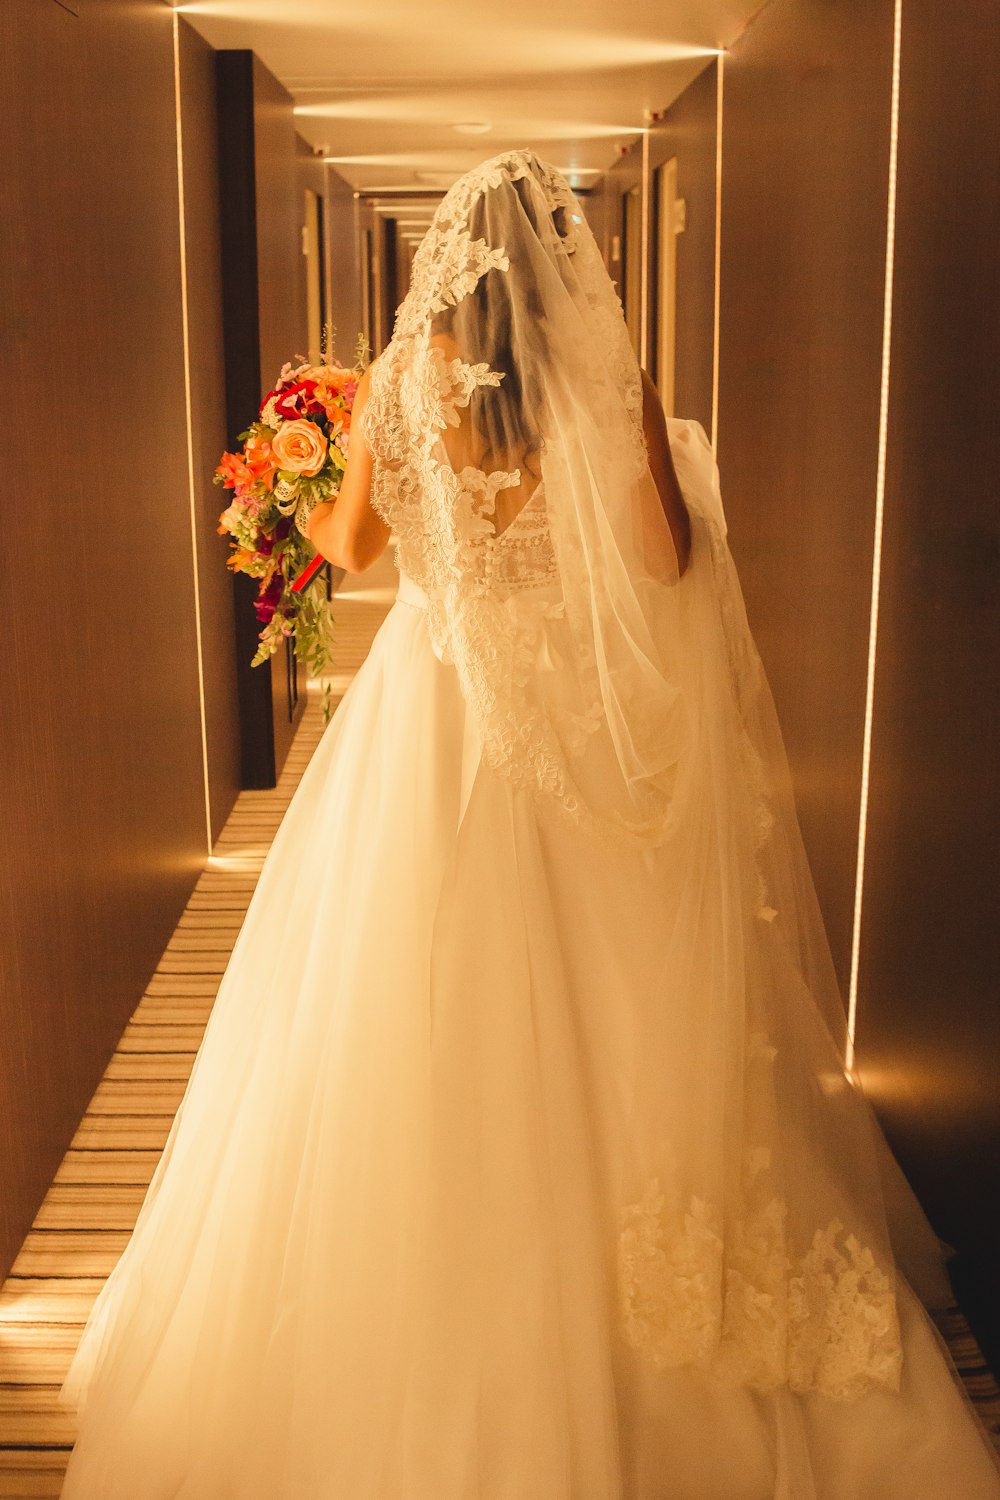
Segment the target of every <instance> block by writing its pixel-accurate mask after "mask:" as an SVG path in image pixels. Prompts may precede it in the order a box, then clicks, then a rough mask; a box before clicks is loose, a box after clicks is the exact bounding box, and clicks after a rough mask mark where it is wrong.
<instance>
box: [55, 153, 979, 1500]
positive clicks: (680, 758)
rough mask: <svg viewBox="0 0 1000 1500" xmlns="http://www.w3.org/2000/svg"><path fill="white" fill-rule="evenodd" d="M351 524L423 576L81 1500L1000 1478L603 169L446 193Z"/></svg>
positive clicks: (144, 1215)
mask: <svg viewBox="0 0 1000 1500" xmlns="http://www.w3.org/2000/svg"><path fill="white" fill-rule="evenodd" d="M356 412H357V414H358V422H357V425H356V427H355V432H354V436H353V441H352V448H351V456H350V462H349V465H348V470H347V475H346V478H345V481H344V485H343V489H342V491H341V494H340V496H339V498H338V500H337V502H336V505H335V506H329V505H324V506H320V507H318V508H317V510H316V511H315V512H314V513H313V515H312V516H311V517H310V520H309V527H310V532H311V536H312V539H313V540H314V542H315V544H316V545H317V547H318V548H319V550H320V551H321V552H323V553H324V554H325V555H326V556H328V557H330V558H331V559H332V560H333V561H335V562H338V563H340V564H342V565H344V566H346V567H348V568H350V569H354V570H362V569H364V568H366V567H367V566H368V565H369V564H371V563H372V562H373V561H374V560H375V559H376V558H377V557H378V556H379V555H380V554H381V553H382V551H383V550H384V548H385V546H386V544H387V541H388V539H389V536H390V533H391V535H392V537H393V539H394V541H395V544H396V559H397V563H398V566H399V570H400V580H399V594H398V599H397V602H396V604H395V607H394V608H393V609H392V610H391V612H390V614H389V616H388V618H387V619H386V621H385V623H384V625H383V626H382V629H381V630H380V632H379V635H378V637H377V639H376V641H375V644H374V646H373V649H372V652H371V655H370V657H369V658H368V660H367V662H366V664H365V666H364V667H363V668H362V670H361V671H360V673H359V674H358V676H357V678H356V679H355V681H354V682H353V684H352V686H351V688H350V690H349V691H348V693H347V695H346V697H345V699H344V702H343V704H342V706H341V707H340V709H339V710H338V712H337V714H336V716H335V718H334V720H333V721H332V723H331V724H330V726H329V728H328V729H327V731H326V733H325V735H324V737H323V740H322V742H321V744H320V746H319V748H318V750H317V752H316V754H315V756H314V758H313V760H312V762H311V764H310V766H309V768H308V770H307V772H306V774H305V776H304V777H303V779H302V782H301V784H300V787H299V790H298V792H297V794H296V796H295V798H294V800H293V802H292V804H291V806H290V808H289V810H288V813H287V815H286V817H285V819H284V822H283V823H282V826H281V828H280V830H279V832H278V835H277V838H276V840H275V842H274V845H273V847H272V850H271V852H270V855H269V857H268V859H267V861H266V863H265V866H264V870H263V873H262V875H261V878H260V883H259V885H258V887H257V890H256V893H255V896H254V899H253V902H252V904H251V906H250V908H249V911H248V914H247V918H246V921H245V923H244V926H243V929H242V932H241V933H240V936H239V939H238V941H237V944H236V947H235V950H234V952H233V956H232V959H231V962H230V964H229V967H228V970H227V972H226V975H225V978H224V981H223V983H222V986H221V988H220V991H219V995H218V1000H217V1002H216V1005H215V1007H214V1010H213V1012H212V1016H211V1019H210V1021H209V1024H208V1028H207V1031H206V1034H205V1038H204V1041H203V1044H202V1046H201V1049H200V1051H199V1053H198V1056H197V1059H196V1061H195V1065H194V1070H193V1073H192V1076H191V1079H190V1083H189V1085H188V1088H187V1090H186V1092H185V1095H184V1098H183V1101H182V1103H181V1106H180V1109H179V1111H178V1114H177V1117H176V1119H175V1121H174V1124H173V1127H172V1129H171V1132H170V1136H169V1138H168V1141H167V1145H166V1149H165V1151H164V1154H163V1157H162V1158H161V1161H160V1163H159V1165H158V1167H157V1171H156V1174H155V1176H154V1178H153V1181H152V1184H151V1186H150V1189H149V1192H148V1195H147V1197H146V1200H145V1203H144V1205H143V1208H142V1211H141V1213H140V1215H139V1219H138V1222H137V1224H136V1228H135V1232H134V1234H133V1236H132V1239H131V1241H130V1243H129V1245H128V1248H127V1249H126V1251H125V1253H124V1255H123V1257H122V1259H121V1260H120V1262H119V1263H118V1265H117V1267H116V1268H115V1270H114V1272H113V1274H112V1275H111V1277H110V1278H109V1280H108V1282H107V1284H106V1286H105V1288H104V1290H103V1291H102V1293H101V1295H100V1297H99V1298H98V1301H97V1303H96V1305H95V1307H94V1310H93V1313H92V1315H91V1318H90V1320H89V1322H88V1324H87V1326H86V1329H85V1331H84V1335H83V1339H82V1342H81V1344H80V1347H79V1350H78V1352H77V1354H76V1356H75V1358H74V1361H73V1364H72V1366H71V1368H70V1371H69V1375H68V1377H67V1380H66V1382H65V1385H64V1387H63V1390H62V1393H61V1399H62V1400H63V1401H64V1402H65V1403H66V1404H67V1405H70V1406H73V1407H75V1408H77V1409H78V1411H79V1419H80V1437H79V1441H78V1443H77V1447H76V1449H75V1451H74V1453H73V1455H72V1457H71V1460H70V1465H69V1470H68V1474H67V1479H66V1484H65V1488H64V1490H63V1497H64V1500H998V1497H1000V1466H998V1463H997V1460H996V1458H995V1457H994V1455H993V1452H992V1449H991V1448H990V1446H989V1443H988V1440H987V1438H986V1436H985V1434H984V1432H983V1430H982V1429H981V1427H980V1426H979V1425H978V1421H977V1418H976V1416H975V1415H974V1412H973V1408H972V1406H971V1403H970V1402H969V1401H968V1399H967V1397H966V1396H965V1395H964V1394H963V1392H962V1390H961V1389H960V1386H959V1383H958V1379H957V1375H956V1373H955V1371H954V1368H953V1366H952V1365H951V1363H950V1360H949V1357H948V1353H947V1350H946V1347H945V1345H944V1343H943V1341H942V1340H941V1338H940V1336H939V1335H938V1334H937V1332H936V1330H935V1328H934V1326H933V1324H932V1323H931V1321H930V1319H929V1318H928V1316H927V1313H926V1312H925V1311H924V1306H923V1303H930V1304H933V1303H934V1302H935V1300H937V1301H939V1302H940V1301H941V1300H944V1301H947V1300H948V1294H947V1290H946V1281H945V1278H944V1275H943V1269H942V1266H943V1261H942V1247H941V1245H940V1243H939V1242H938V1240H937V1239H936V1237H935V1236H934V1234H933V1232H932V1230H931V1229H930V1226H929V1225H928V1224H927V1221H926V1220H925V1219H924V1217H923V1215H922V1213H921V1210H920V1209H919V1207H918V1205H917V1204H916V1201H915V1199H914V1198H913V1196H912V1194H911V1193H910V1191H909V1189H908V1187H907V1185H906V1183H905V1181H904V1179H903V1178H902V1175H901V1173H900V1172H899V1169H898V1167H897V1166H896V1164H895V1162H894V1160H893V1158H892V1157H891V1156H890V1155H889V1152H888V1148H887V1147H886V1145H885V1142H884V1140H883V1137H882V1135H881V1133H880V1131H879V1128H878V1125H877V1123H876V1121H875V1118H874V1116H873V1114H872V1111H871V1108H870V1106H869V1104H868V1103H867V1101H866V1099H865V1097H864V1095H863V1093H862V1091H861V1089H860V1087H859V1084H858V1081H857V1079H856V1078H855V1077H854V1076H853V1075H852V1074H851V1073H850V1072H849V1071H847V1070H845V1066H844V1056H845V1046H846V1036H845V1021H844V1014H843V1008H842V1004H841V1000H840V996H839V994H838V991H837V986H836V981H835V979H834V975H833V970H832V965H831V961H830V956H829V951H828V948H827V943H826V938H825V935H824V932H823V927H822V923H821V919H820V915H819V910H818V906H817V902H816V897H815V893H814V890H813V886H812V882H811V879H810V876H809V871H808V867H807V864H806V859H805V855H804V853H803V848H802V844H801V840H800V835H799V831H798V825H797V822H796V818H795V813H794V808H793V803H792V795H791V790H790V783H789V777H788V770H787V765H786V761H785V757H784V752H783V749H782V744H781V739H780V735H779V730H778V727H777V722H776V719H775V715H774V709H773V706H772V702H771V698H770V695H769V691H768V687H767V684H766V681H765V678H764V674H763V671H762V668H761V664H760V659H759V657H758V655H757V652H756V650H755V647H754V644H753V641H752V639H751V636H750V633H749V630H748V627H747V622H746V617H745V614H744V610H743V604H742V599H741V594H740V589H739V584H738V582H737V578H736V575H735V572H734V569H733V563H732V559H731V557H730V553H729V550H728V547H727V543H726V525H725V519H724V514H723V509H722V503H721V499H720V493H719V486H718V473H717V469H716V467H715V464H714V461H713V457H712V452H711V449H710V447H709V445H708V443H707V441H706V438H705V435H704V432H703V431H702V429H701V427H700V426H699V425H698V423H697V422H692V421H683V420H674V419H670V420H667V419H665V418H664V416H663V413H662V410H661V409H660V407H659V404H658V402H657V400H656V396H655V392H654V391H653V388H652V387H651V385H650V384H649V383H648V381H645V380H644V378H643V377H642V375H641V373H640V370H639V368H638V366H637V364H636V361H635V358H634V356H633V354H632V352H631V349H630V347H629V343H628V339H627V335H626V330H625V326H624V322H623V319H622V316H621V308H620V305H619V304H618V301H617V298H616V297H615V294H614V290H613V287H612V285H611V282H610V280H609V278H608V276H607V273H606V271H605V269H604V267H603V265H602V263H601V260H600V257H599V254H598V251H597V248H596V245H595V243H594V239H593V236H592V235H591V233H590V231H589V229H588V228H587V225H586V223H585V222H584V220H583V217H582V215H581V212H580V209H579V205H578V204H577V202H576V200H575V199H574V197H573V195H572V194H571V192H570V190H569V188H568V186H567V184H566V182H565V181H564V179H563V178H562V177H561V176H560V175H559V173H558V172H556V171H555V170H554V169H553V168H552V167H550V166H548V165H547V164H545V163H544V162H541V161H539V160H538V159H537V158H536V157H535V156H534V155H533V154H532V153H530V152H526V151H516V152H512V153H509V154H506V155H503V156H500V157H497V158H496V159H494V160H492V161H489V162H487V163H485V164H484V165H483V166H481V167H479V168H478V169H476V170H475V171H473V172H471V173H469V174H468V175H467V176H465V177H463V178H462V179H461V180H460V181H459V182H458V183H456V184H455V186H454V187H453V188H452V190H451V191H450V192H449V194H448V195H447V197H446V198H445V199H444V201H443V203H442V204H441V206H440V208H439V210H438V212H437V214H436V216H435V219H434V222H433V224H432V226H431V228H430V231H429V232H428V234H427V236H426V238H425V240H424V241H423V243H422V245H421V247H420V250H419V252H418V254H417V257H416V259H415V262H414V267H413V281H412V287H411V290H410V292H409V294H408V296H407V297H406V300H405V301H404V303H403V304H402V306H401V308H400V310H399V314H398V318H397V322H396V326H395V332H394V335H393V338H392V341H391V343H390V344H389V346H388V348H387V349H386V351H385V352H384V353H383V354H382V355H381V357H380V358H379V359H378V360H377V361H376V362H375V364H374V365H373V366H372V368H371V370H370V372H369V373H368V374H366V376H365V378H364V380H363V381H362V384H361V387H360V389H359V391H358V397H357V405H356Z"/></svg>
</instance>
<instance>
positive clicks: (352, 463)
mask: <svg viewBox="0 0 1000 1500" xmlns="http://www.w3.org/2000/svg"><path fill="white" fill-rule="evenodd" d="M370 370H371V366H370V365H369V367H368V369H367V370H366V371H365V373H364V374H363V375H362V377H361V379H360V380H359V381H358V390H357V395H356V396H355V398H354V408H353V411H352V414H351V442H350V447H349V449H348V455H347V467H346V469H345V470H344V477H343V480H342V481H341V485H340V493H339V494H338V496H337V499H336V502H332V501H324V502H323V503H322V504H321V505H317V506H316V508H315V510H314V511H313V513H312V515H311V516H310V517H309V521H308V523H307V526H306V530H307V531H308V533H309V540H310V541H311V542H312V544H313V546H314V547H315V548H316V550H317V551H318V552H321V553H322V554H323V556H324V557H325V558H327V559H328V560H329V561H330V562H332V563H334V564H335V565H336V566H337V567H338V568H346V569H347V571H348V572H349V573H363V572H364V571H365V569H366V568H370V567H371V565H372V563H373V562H375V561H376V560H377V559H378V558H380V557H381V556H382V553H383V552H384V551H385V548H386V543H387V542H388V540H389V528H388V526H387V525H386V524H385V522H384V521H383V519H382V517H381V516H380V515H379V514H378V513H377V512H376V511H375V510H373V509H372V504H371V488H372V451H371V449H370V448H369V446H368V443H367V440H366V438H365V435H364V424H363V423H362V422H361V421H360V420H359V419H360V417H361V413H362V412H363V411H364V409H365V406H366V405H367V402H368V388H369V383H370V379H369V372H370Z"/></svg>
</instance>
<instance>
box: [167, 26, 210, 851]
mask: <svg viewBox="0 0 1000 1500" xmlns="http://www.w3.org/2000/svg"><path fill="white" fill-rule="evenodd" d="M172 21H173V28H174V116H175V120H176V131H177V226H178V233H179V239H180V264H181V337H182V340H183V344H184V416H185V425H186V428H187V470H188V510H189V513H190V517H191V570H192V575H193V580H194V631H195V648H196V655H197V664H198V704H199V709H200V713H201V769H202V780H203V784H204V793H205V844H206V853H207V854H208V855H209V856H210V855H211V853H212V800H211V790H210V786H209V777H208V722H207V718H206V714H205V663H204V651H203V645H202V638H201V589H200V586H199V582H198V506H197V498H196V496H197V491H196V488H195V475H194V429H193V425H192V420H191V339H190V324H189V320H188V273H187V228H186V222H185V217H184V132H183V129H182V127H181V49H180V29H179V28H180V21H179V19H178V16H177V12H176V11H175V12H174V14H173V17H172Z"/></svg>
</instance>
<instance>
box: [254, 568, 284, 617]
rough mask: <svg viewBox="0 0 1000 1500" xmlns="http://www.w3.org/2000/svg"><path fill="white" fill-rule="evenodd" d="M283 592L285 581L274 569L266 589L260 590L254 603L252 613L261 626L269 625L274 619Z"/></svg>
mask: <svg viewBox="0 0 1000 1500" xmlns="http://www.w3.org/2000/svg"><path fill="white" fill-rule="evenodd" d="M284 591H285V580H284V577H283V575H282V572H281V569H280V568H275V570H274V572H273V573H272V575H271V581H270V583H268V584H267V586H266V588H263V589H261V591H260V593H259V594H258V595H257V598H256V600H255V601H254V613H255V614H256V616H257V619H258V621H259V622H260V624H261V625H269V624H270V623H271V621H272V620H273V619H274V615H275V611H276V610H277V608H278V605H279V604H280V603H281V596H282V594H283V593H284Z"/></svg>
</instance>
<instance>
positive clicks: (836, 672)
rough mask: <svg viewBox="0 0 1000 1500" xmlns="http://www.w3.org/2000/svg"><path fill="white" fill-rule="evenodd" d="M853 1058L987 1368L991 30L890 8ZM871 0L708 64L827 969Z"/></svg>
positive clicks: (991, 991) (745, 407) (749, 499)
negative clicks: (888, 293) (949, 1260)
mask: <svg viewBox="0 0 1000 1500" xmlns="http://www.w3.org/2000/svg"><path fill="white" fill-rule="evenodd" d="M901 14H902V31H901V40H902V46H901V53H900V88H901V93H900V114H899V137H898V196H897V202H896V214H895V236H894V285H893V297H892V340H891V359H890V361H889V365H888V370H887V377H888V383H887V407H886V413H887V423H886V432H887V453H886V477H885V511H884V518H885V519H884V538H883V547H882V551H881V586H880V608H879V617H878V618H879V628H878V634H877V655H876V671H875V678H874V684H875V696H874V712H873V721H872V722H873V732H872V745H871V782H870V798H869V801H868V830H867V840H866V864H865V882H864V901H863V906H862V918H863V920H862V926H861V965H860V973H859V984H858V1031H857V1043H858V1053H857V1056H858V1065H859V1070H860V1073H861V1076H862V1079H863V1081H864V1084H865V1087H866V1090H867V1092H868V1093H869V1095H870V1096H871V1098H872V1100H873V1102H874V1103H875V1105H876V1108H877V1109H878V1111H879V1113H880V1116H881V1118H882V1120H883V1122H884V1124H885V1126H886V1129H887V1133H888V1135H889V1138H890V1141H891V1143H892V1145H893V1147H894V1149H895V1150H896V1153H897V1155H898V1156H899V1158H900V1160H901V1162H902V1164H903V1166H904V1168H905V1170H906V1171H907V1173H908V1175H909V1177H910V1179H911V1181H912V1182H913V1183H914V1186H915V1187H916V1189H917V1191H918V1193H919V1195H920V1197H921V1199H922V1201H923V1203H924V1205H925V1207H926V1208H927V1210H928V1212H929V1213H930V1215H931V1217H932V1219H933V1221H934V1223H935V1225H936V1226H937V1228H938V1230H939V1232H940V1233H942V1234H943V1235H944V1236H945V1238H946V1239H948V1240H950V1241H951V1243H952V1244H953V1245H955V1246H956V1248H957V1249H958V1251H959V1254H958V1257H957V1259H956V1261H955V1263H954V1280H955V1282H956V1286H957V1288H958V1290H959V1293H960V1295H961V1297H962V1300H963V1305H964V1306H965V1308H966V1311H967V1313H968V1315H969V1317H970V1320H971V1321H972V1322H973V1323H974V1326H975V1329H976V1332H977V1334H978V1336H979V1338H980V1341H981V1342H982V1343H983V1344H984V1346H985V1347H986V1349H987V1352H988V1353H989V1354H990V1355H991V1357H992V1359H993V1361H994V1365H995V1366H997V1365H1000V1327H998V1319H1000V1307H998V1301H1000V1299H998V1297H997V1293H996V1288H997V1285H998V1282H1000V1226H998V1221H997V1216H996V1212H995V1203H996V1197H997V1191H998V1188H1000V1094H998V1090H997V1087H996V1078H997V1076H998V1074H1000V1026H998V1022H997V1006H996V994H997V984H998V976H1000V923H998V921H997V913H996V891H997V889H998V873H1000V872H998V868H997V865H998V852H1000V801H998V792H997V776H996V765H995V757H996V745H997V742H998V730H1000V698H998V694H997V690H996V682H997V679H998V676H1000V534H998V506H997V492H998V487H1000V484H998V479H997V475H998V473H1000V419H998V416H997V408H996V379H995V376H996V361H997V354H996V351H997V348H998V347H1000V275H998V271H997V258H996V245H997V243H998V239H1000V178H998V176H997V173H996V172H995V170H994V169H993V166H992V156H991V152H992V149H993V142H994V139H995V134H996V123H997V120H998V118H1000V83H998V79H1000V30H998V28H997V25H996V17H995V13H994V9H993V7H992V6H991V4H990V3H989V0H958V3H957V4H956V5H955V6H953V7H952V8H951V9H950V10H949V12H948V14H947V17H946V19H945V20H942V14H941V11H940V8H935V7H932V6H931V4H930V3H929V0H904V4H903V5H902V8H901ZM893 21H894V7H893V4H892V3H891V0H882V3H880V4H878V5H870V4H867V3H865V4H862V3H860V0H858V3H851V4H846V5H840V6H830V5H828V4H826V3H819V0H794V3H793V0H774V3H772V4H771V5H770V6H768V7H767V8H765V9H764V10H763V11H761V12H760V13H759V14H758V16H757V18H756V20H755V22H754V24H753V25H752V26H751V28H750V29H749V30H748V31H747V32H746V33H745V34H744V36H743V37H742V38H741V39H740V40H739V41H738V42H737V43H736V44H735V45H734V47H733V48H732V52H731V55H730V56H729V57H727V59H726V60H725V73H724V123H723V151H722V157H723V170H722V190H723V217H722V240H721V250H722V277H721V319H720V413H719V463H720V468H721V473H722V483H723V492H724V495H725V498H726V504H727V510H728V513H729V517H730V522H731V540H732V545H733V550H734V552H735V554H736V558H737V563H738V565H739V568H740V573H741V577H742V580H743V585H744V590H745V592H746V595H747V600H748V607H749V612H750V616H751V622H752V624H753V627H754V630H755V633H756V636H757V639H758V642H759V644H760V647H761V651H762V655H763V656H764V660H765V664H766V667H767V670H768V674H769V676H770V679H771V682H772V685H773V687H774V691H775V697H776V700H777V704H778V710H779V714H780V716H781V720H782V725H783V728H784V732H785V738H786V743H787V745H788V749H789V754H790V758H791V762H792V767H793V774H794V777H795V784H796V793H797V797H798V804H799V810H800V817H801V821H802V824H803V833H804V836H805V840H806V845H807V848H808V851H809V856H810V861H811V863H812V867H813V871H814V874H815V877H816V883H817V887H818V889H819V893H820V898H821V901H822V904H823V908H824V911H825V915H826V920H827V924H828V929H829V932H830V937H831V941H832V945H833V950H834V956H835V959H836V962H837V966H838V969H839V972H840V976H841V979H842V981H843V983H844V988H845V992H846V990H847V984H848V977H849V971H850V946H851V930H852V909H853V904H854V896H855V865H856V842H857V836H858V818H859V807H860V802H861V792H862V786H861V782H862V751H863V730H864V717H865V692H866V681H867V659H868V647H869V615H870V597H871V582H872V564H873V552H874V543H875V523H876V499H877V478H878V446H879V413H880V398H881V381H882V373H883V363H882V348H881V346H882V338H883V298H884V287H885V266H886V244H887V233H888V229H889V219H888V200H889V168H890V123H891V103H892V55H893Z"/></svg>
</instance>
